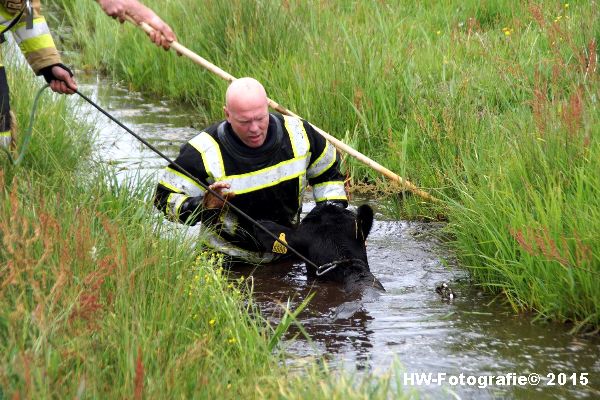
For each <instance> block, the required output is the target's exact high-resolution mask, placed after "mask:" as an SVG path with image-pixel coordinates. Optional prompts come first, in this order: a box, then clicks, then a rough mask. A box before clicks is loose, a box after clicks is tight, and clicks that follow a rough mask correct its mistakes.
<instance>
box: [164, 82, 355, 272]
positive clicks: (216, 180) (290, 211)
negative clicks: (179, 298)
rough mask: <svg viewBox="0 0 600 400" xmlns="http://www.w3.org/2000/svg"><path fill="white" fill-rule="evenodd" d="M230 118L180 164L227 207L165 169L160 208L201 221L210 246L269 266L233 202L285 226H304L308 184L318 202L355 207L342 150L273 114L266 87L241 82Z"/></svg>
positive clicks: (194, 143)
mask: <svg viewBox="0 0 600 400" xmlns="http://www.w3.org/2000/svg"><path fill="white" fill-rule="evenodd" d="M224 112H225V117H226V119H225V120H223V121H220V122H217V123H215V124H213V125H211V126H210V127H208V128H206V129H205V130H204V131H202V132H201V133H200V134H198V135H197V136H195V137H194V138H192V139H191V140H190V141H189V142H187V143H186V144H184V145H183V146H182V147H181V150H180V153H179V156H178V157H177V159H176V160H175V162H174V164H177V165H179V166H181V167H182V168H183V169H184V170H185V171H187V172H189V173H190V174H192V176H194V177H195V178H197V179H198V180H199V181H200V182H202V183H203V184H205V185H207V186H208V187H209V188H210V189H213V190H214V191H216V192H218V193H219V194H221V195H223V196H225V197H226V200H227V203H225V204H224V203H223V202H222V201H221V200H219V199H218V198H217V197H216V196H213V195H211V194H210V193H208V192H207V191H206V190H205V189H203V188H202V186H201V185H199V184H198V183H196V182H194V180H192V179H190V178H188V177H186V176H185V175H184V174H183V173H182V172H181V170H179V169H178V167H177V166H175V165H173V164H171V165H169V166H167V167H166V169H165V170H164V173H163V176H162V178H161V179H160V181H159V183H158V185H157V189H156V193H155V197H154V202H155V205H156V207H157V208H158V209H159V210H161V211H162V212H163V213H164V214H165V215H166V216H167V217H168V218H169V219H171V220H174V221H177V222H180V223H185V224H190V225H194V224H196V223H198V222H201V223H202V224H203V225H205V226H208V227H210V228H212V229H207V230H205V231H206V235H207V236H206V238H207V239H206V242H207V244H208V245H209V246H210V247H212V248H213V249H215V250H218V251H220V252H222V253H225V254H226V255H229V256H231V257H232V258H233V259H234V260H239V259H241V260H243V261H246V262H253V263H262V262H269V261H272V260H274V259H275V258H276V257H277V256H276V255H275V254H274V253H270V252H267V253H262V252H261V251H260V246H259V245H258V244H257V243H256V240H254V238H253V237H252V232H253V228H254V227H253V226H252V225H251V223H250V222H249V221H247V220H246V219H245V218H242V217H238V216H237V215H236V214H235V213H234V212H233V211H232V210H230V209H229V207H228V203H229V202H230V203H231V204H233V205H235V206H237V207H238V208H239V209H241V210H242V211H244V212H245V213H246V214H248V215H249V216H250V217H252V218H254V219H256V220H270V221H274V222H277V223H278V224H281V225H283V226H287V227H293V226H295V225H296V224H297V223H298V219H299V215H300V211H301V208H302V200H303V196H304V194H305V191H306V189H307V185H310V186H312V190H313V197H314V200H315V201H316V202H317V203H321V202H333V203H336V204H337V205H340V206H342V207H347V205H348V202H347V197H346V192H345V189H344V182H343V177H342V175H341V174H340V172H339V168H338V162H339V160H338V156H337V152H336V150H335V148H334V147H333V146H332V145H331V144H330V143H329V142H327V141H326V140H325V139H324V138H323V137H322V136H321V135H319V134H318V133H317V132H316V131H315V130H314V129H313V128H312V126H311V125H310V124H309V123H308V122H306V121H304V120H301V119H298V118H294V117H288V116H284V115H280V114H277V113H269V109H268V100H267V95H266V92H265V89H264V87H263V86H262V85H261V84H260V83H259V82H258V81H257V80H255V79H253V78H241V79H238V80H235V81H233V82H232V83H231V85H230V86H229V88H228V89H227V93H226V96H225V107H224Z"/></svg>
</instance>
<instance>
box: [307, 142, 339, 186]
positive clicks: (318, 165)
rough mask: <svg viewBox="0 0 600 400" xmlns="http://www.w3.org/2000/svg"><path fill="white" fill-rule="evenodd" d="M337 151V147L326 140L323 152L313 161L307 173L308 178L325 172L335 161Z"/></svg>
mask: <svg viewBox="0 0 600 400" xmlns="http://www.w3.org/2000/svg"><path fill="white" fill-rule="evenodd" d="M335 158H336V152H335V148H334V147H333V146H332V145H330V144H329V142H328V141H325V148H324V149H323V153H321V155H320V156H319V158H317V159H316V160H315V162H313V163H312V165H311V166H310V167H308V171H307V173H306V174H307V175H308V178H316V177H318V176H319V175H321V174H323V172H325V171H327V170H328V169H329V168H330V167H331V166H332V165H333V163H334V162H335Z"/></svg>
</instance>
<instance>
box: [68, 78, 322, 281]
mask: <svg viewBox="0 0 600 400" xmlns="http://www.w3.org/2000/svg"><path fill="white" fill-rule="evenodd" d="M75 93H77V94H78V95H79V96H81V98H83V99H84V100H85V101H87V102H88V103H90V104H91V105H92V106H94V107H95V108H96V109H97V110H98V111H100V112H101V113H102V114H104V115H106V116H107V117H108V118H110V119H111V120H112V121H113V122H114V123H116V124H117V125H119V126H120V127H121V128H123V129H125V130H126V131H127V132H128V133H130V134H131V135H133V137H135V138H136V139H137V140H139V141H140V142H142V143H143V144H144V145H145V146H146V147H148V148H149V149H150V150H152V151H153V152H155V153H156V154H157V155H159V156H160V157H162V158H163V159H165V160H166V161H167V162H168V163H169V164H172V165H174V166H176V167H177V168H178V169H179V170H180V171H181V172H182V173H183V174H184V175H185V176H187V177H188V178H190V179H192V180H193V181H194V182H196V183H198V184H199V185H200V186H202V188H204V189H205V190H206V191H208V192H209V193H210V194H212V195H213V196H215V197H216V198H218V199H219V200H221V201H222V202H224V203H227V204H228V205H229V207H230V208H231V209H232V210H234V211H235V212H236V213H238V214H239V215H241V216H242V217H244V218H246V219H247V220H248V221H249V222H250V223H252V224H253V225H255V226H257V227H259V228H260V229H261V230H262V231H263V232H265V233H266V234H268V235H269V236H270V237H271V238H273V239H275V241H277V242H279V243H281V244H282V245H283V246H285V247H286V248H287V249H288V250H290V251H291V252H292V253H294V254H295V255H297V256H298V257H300V258H301V259H302V260H303V261H304V262H305V263H307V264H309V265H311V266H313V267H315V268H317V269H318V268H319V267H318V266H317V265H316V264H315V263H313V262H312V261H310V260H309V259H308V258H306V257H304V256H303V255H302V254H300V253H299V252H298V251H296V250H295V249H294V248H292V247H291V246H290V245H288V244H287V243H285V242H283V241H282V240H280V239H279V238H278V237H277V236H275V235H274V234H273V233H271V231H269V230H268V229H267V228H265V227H264V226H263V225H261V224H260V223H259V222H258V221H256V220H255V219H254V218H252V217H251V216H249V215H248V214H246V213H245V212H244V211H242V210H240V209H239V208H238V207H236V206H234V205H233V204H231V203H230V202H228V201H227V200H226V199H225V198H224V197H223V196H221V195H220V194H219V193H217V192H215V191H214V190H212V189H211V188H209V187H208V186H207V185H206V184H204V183H203V182H200V180H198V179H197V178H196V177H195V176H193V175H192V174H190V173H189V172H187V171H186V170H185V169H184V168H183V167H181V166H180V165H178V164H177V163H175V162H174V161H172V160H171V159H170V158H169V157H167V156H166V155H165V154H163V153H162V152H161V151H160V150H158V149H157V148H156V147H154V146H153V145H152V144H150V143H148V142H147V141H146V140H145V139H144V138H142V137H140V136H139V135H138V134H136V133H135V132H133V131H132V130H131V129H129V128H128V127H126V126H125V125H123V124H122V123H121V122H120V121H119V120H117V119H116V118H115V117H113V116H112V115H111V114H109V113H108V112H107V111H105V110H104V109H103V108H102V107H100V106H99V105H98V104H96V103H95V102H94V101H92V100H91V99H90V98H88V97H87V96H86V95H84V94H83V93H81V92H80V91H79V90H76V91H75Z"/></svg>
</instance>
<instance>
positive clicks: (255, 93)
mask: <svg viewBox="0 0 600 400" xmlns="http://www.w3.org/2000/svg"><path fill="white" fill-rule="evenodd" d="M223 110H224V111H225V116H226V118H227V121H228V122H229V123H230V124H231V127H232V128H233V131H234V132H235V134H236V135H237V137H238V138H239V139H240V140H241V141H242V142H243V143H244V144H245V145H246V146H248V147H252V148H258V147H260V146H262V145H263V143H264V142H265V140H266V138H267V130H268V128H269V105H268V101H267V93H266V91H265V88H264V87H263V85H261V84H260V82H258V81H257V80H256V79H254V78H240V79H237V80H235V81H233V82H232V83H231V84H230V85H229V88H227V93H226V94H225V107H223Z"/></svg>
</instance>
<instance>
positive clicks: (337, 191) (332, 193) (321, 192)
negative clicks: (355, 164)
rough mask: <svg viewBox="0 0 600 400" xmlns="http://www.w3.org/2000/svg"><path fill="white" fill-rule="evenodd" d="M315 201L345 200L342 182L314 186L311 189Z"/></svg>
mask: <svg viewBox="0 0 600 400" xmlns="http://www.w3.org/2000/svg"><path fill="white" fill-rule="evenodd" d="M313 197H314V199H315V201H325V200H347V197H346V191H345V190H344V182H342V181H332V182H323V183H319V184H316V185H315V186H314V187H313Z"/></svg>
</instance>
